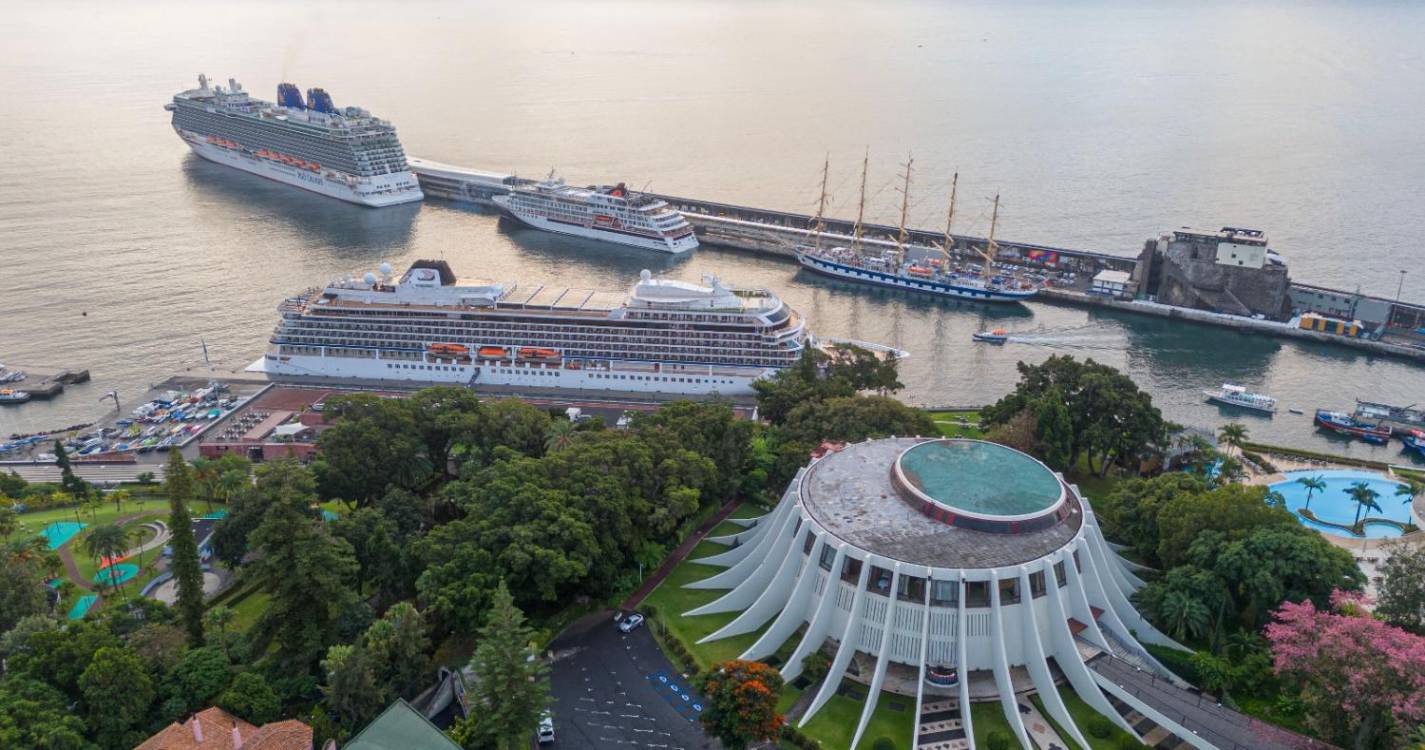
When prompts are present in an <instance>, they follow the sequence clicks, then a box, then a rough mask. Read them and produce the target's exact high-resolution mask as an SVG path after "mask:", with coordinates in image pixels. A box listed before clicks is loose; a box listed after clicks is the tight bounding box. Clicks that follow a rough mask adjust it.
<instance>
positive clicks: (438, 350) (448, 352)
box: [426, 344, 470, 357]
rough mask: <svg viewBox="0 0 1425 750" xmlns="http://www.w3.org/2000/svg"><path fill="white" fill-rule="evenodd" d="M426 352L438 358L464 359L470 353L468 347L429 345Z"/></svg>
mask: <svg viewBox="0 0 1425 750" xmlns="http://www.w3.org/2000/svg"><path fill="white" fill-rule="evenodd" d="M426 351H428V352H430V353H431V354H434V355H436V356H438V357H464V356H466V355H468V354H469V353H470V349H469V348H468V347H464V346H461V345H460V344H431V345H430V346H428V347H426Z"/></svg>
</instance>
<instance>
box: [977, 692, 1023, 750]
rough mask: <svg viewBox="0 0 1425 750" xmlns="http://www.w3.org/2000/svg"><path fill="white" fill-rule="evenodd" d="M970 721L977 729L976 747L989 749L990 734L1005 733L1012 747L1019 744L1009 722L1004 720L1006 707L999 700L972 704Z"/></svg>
mask: <svg viewBox="0 0 1425 750" xmlns="http://www.w3.org/2000/svg"><path fill="white" fill-rule="evenodd" d="M970 721H971V723H973V724H974V728H975V747H989V746H990V745H989V742H990V732H1003V733H1004V734H1005V735H1007V736H1008V737H1009V740H1010V745H1011V746H1012V745H1014V744H1016V743H1017V742H1018V740H1016V739H1015V737H1014V730H1013V729H1010V727H1009V721H1008V720H1006V719H1005V718H1004V707H1003V706H1001V705H1000V703H999V701H998V700H996V701H989V702H986V701H979V702H976V703H971V704H970Z"/></svg>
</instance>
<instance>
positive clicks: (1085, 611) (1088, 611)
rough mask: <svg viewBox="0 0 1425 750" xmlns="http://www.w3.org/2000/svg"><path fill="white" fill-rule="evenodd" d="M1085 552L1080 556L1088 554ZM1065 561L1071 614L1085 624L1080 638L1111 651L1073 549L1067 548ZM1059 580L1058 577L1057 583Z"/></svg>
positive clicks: (1065, 575) (1065, 578)
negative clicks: (1075, 559) (1094, 611)
mask: <svg viewBox="0 0 1425 750" xmlns="http://www.w3.org/2000/svg"><path fill="white" fill-rule="evenodd" d="M1087 555H1088V553H1087V552H1085V553H1084V554H1083V555H1080V557H1084V556H1087ZM1062 562H1063V563H1064V580H1065V581H1066V583H1067V585H1066V586H1065V587H1064V590H1065V591H1066V592H1067V594H1068V597H1069V606H1068V610H1069V616H1070V617H1072V618H1074V619H1075V620H1078V621H1079V623H1081V624H1082V625H1083V626H1084V629H1083V631H1082V632H1081V633H1080V634H1079V637H1080V638H1083V639H1084V640H1086V641H1088V642H1090V643H1092V644H1093V645H1095V646H1097V647H1098V648H1099V649H1101V650H1103V651H1109V650H1110V649H1109V648H1108V638H1107V637H1105V636H1104V634H1103V630H1102V629H1100V628H1099V626H1098V618H1097V617H1094V616H1093V605H1091V604H1089V597H1088V592H1087V591H1086V590H1085V589H1084V585H1085V584H1084V577H1083V574H1081V573H1080V572H1079V568H1078V566H1077V565H1074V556H1073V554H1072V550H1066V551H1065V552H1064V556H1063V558H1062ZM1057 582H1058V579H1057V577H1056V578H1055V583H1057Z"/></svg>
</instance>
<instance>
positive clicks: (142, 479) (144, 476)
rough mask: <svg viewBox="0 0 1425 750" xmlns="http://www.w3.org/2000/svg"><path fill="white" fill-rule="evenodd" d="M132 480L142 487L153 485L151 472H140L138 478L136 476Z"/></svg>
mask: <svg viewBox="0 0 1425 750" xmlns="http://www.w3.org/2000/svg"><path fill="white" fill-rule="evenodd" d="M134 478H135V479H137V480H138V481H139V484H143V485H149V484H153V472H151V471H141V472H139V474H138V476H136V477H134Z"/></svg>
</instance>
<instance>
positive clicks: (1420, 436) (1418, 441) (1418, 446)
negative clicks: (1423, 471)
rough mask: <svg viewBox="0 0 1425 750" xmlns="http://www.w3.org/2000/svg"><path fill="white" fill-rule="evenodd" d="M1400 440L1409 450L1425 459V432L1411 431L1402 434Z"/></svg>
mask: <svg viewBox="0 0 1425 750" xmlns="http://www.w3.org/2000/svg"><path fill="white" fill-rule="evenodd" d="M1400 440H1401V442H1403V443H1405V447H1406V449H1407V450H1410V451H1414V452H1415V454H1416V455H1418V456H1420V457H1422V458H1425V430H1418V429H1411V430H1410V431H1409V432H1406V433H1404V434H1402V435H1401V436H1400Z"/></svg>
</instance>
